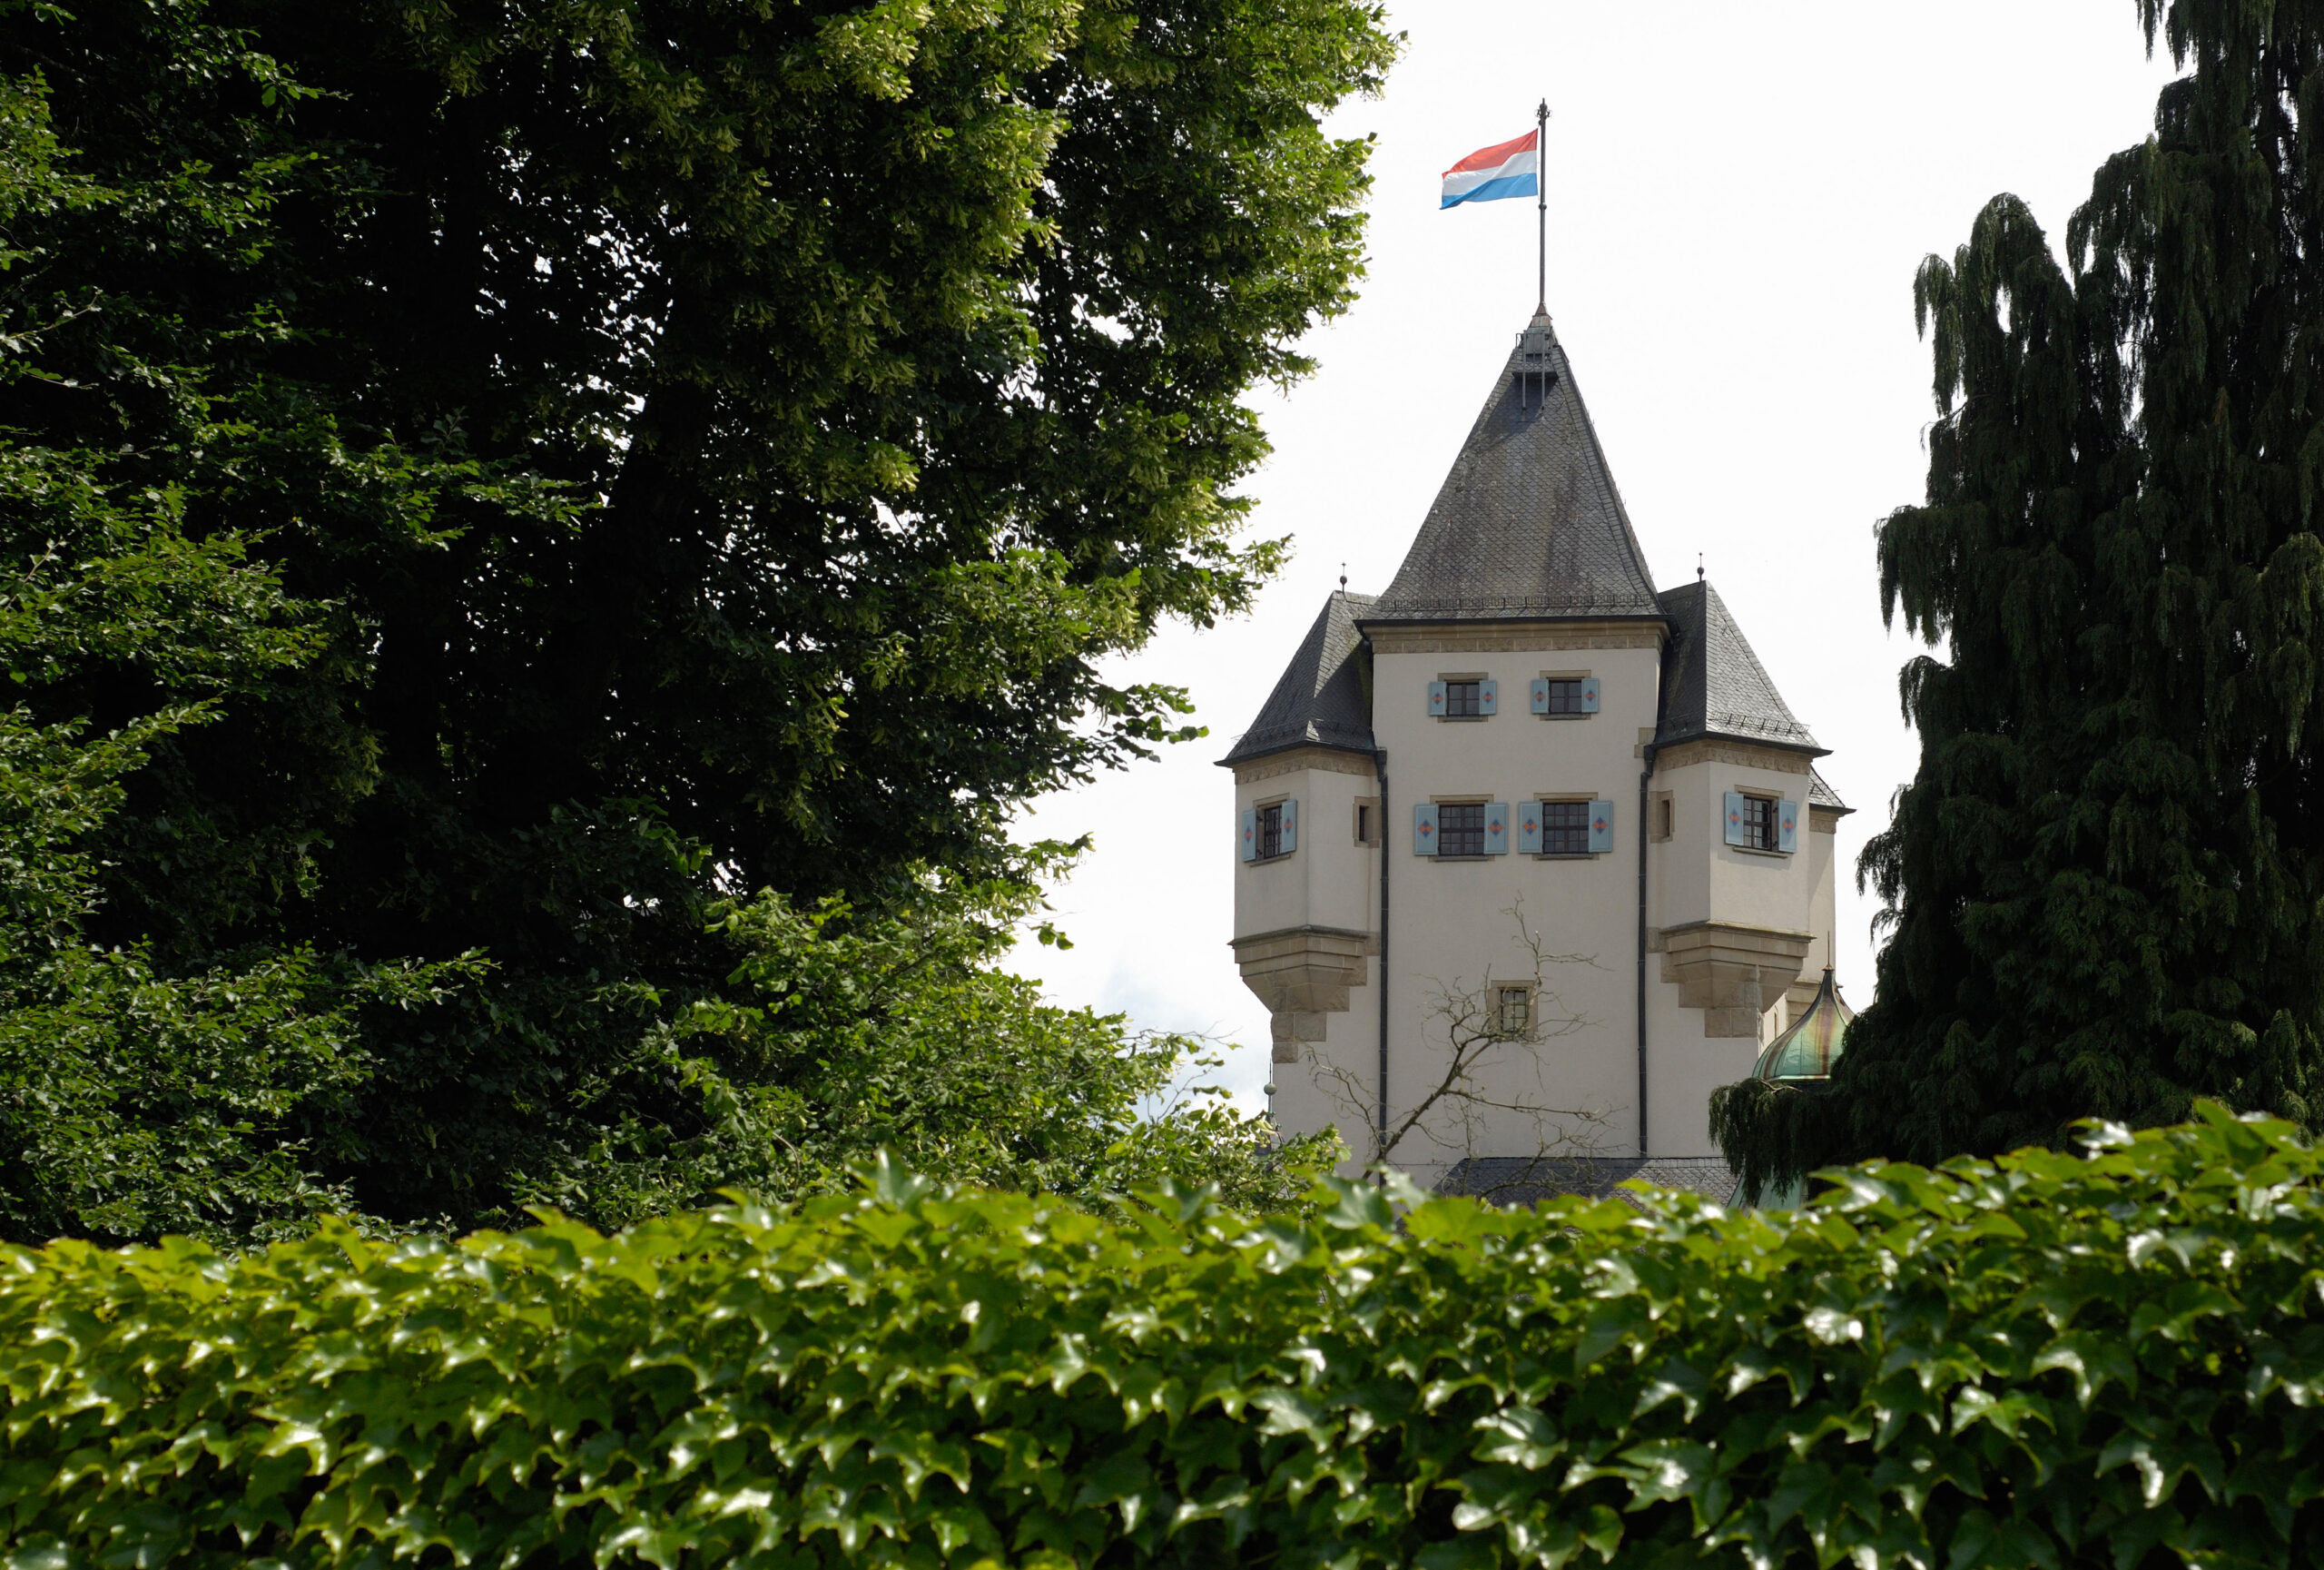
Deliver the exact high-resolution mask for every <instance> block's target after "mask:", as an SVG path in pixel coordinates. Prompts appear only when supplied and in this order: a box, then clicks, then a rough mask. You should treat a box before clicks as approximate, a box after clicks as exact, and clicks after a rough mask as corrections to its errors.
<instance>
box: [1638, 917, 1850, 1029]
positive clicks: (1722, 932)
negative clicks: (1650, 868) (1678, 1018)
mask: <svg viewBox="0 0 2324 1570" xmlns="http://www.w3.org/2000/svg"><path fill="white" fill-rule="evenodd" d="M1659 936H1660V937H1661V940H1662V943H1661V949H1662V979H1663V980H1664V981H1666V982H1676V983H1677V985H1678V988H1679V1005H1680V1006H1681V1007H1683V1008H1689V1009H1700V1010H1701V1011H1702V1013H1703V1034H1704V1035H1706V1036H1753V1037H1756V1036H1758V1033H1759V1021H1760V1019H1761V1017H1762V1016H1764V1015H1765V1014H1766V1013H1767V1012H1768V1009H1769V1008H1771V1007H1773V1006H1774V1004H1775V1002H1776V999H1777V997H1778V996H1780V995H1782V994H1783V993H1785V992H1789V991H1792V990H1793V989H1794V987H1795V986H1796V984H1797V982H1798V981H1799V967H1800V964H1801V963H1802V962H1804V961H1805V960H1806V959H1807V950H1808V948H1809V946H1810V945H1811V944H1812V943H1814V942H1815V940H1814V939H1813V938H1812V937H1810V936H1809V935H1808V934H1807V933H1788V932H1782V931H1779V930H1777V929H1774V928H1770V927H1747V926H1738V925H1736V924H1735V923H1730V922H1689V923H1686V924H1685V925H1684V926H1676V927H1665V928H1663V929H1662V931H1661V933H1660V934H1659ZM1815 992H1816V989H1815V988H1814V987H1813V986H1810V987H1809V988H1808V989H1807V995H1808V997H1810V998H1813V997H1814V996H1815Z"/></svg>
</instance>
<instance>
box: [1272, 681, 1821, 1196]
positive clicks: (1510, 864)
mask: <svg viewBox="0 0 2324 1570" xmlns="http://www.w3.org/2000/svg"><path fill="white" fill-rule="evenodd" d="M1376 658H1377V668H1376V671H1375V679H1374V695H1375V696H1374V736H1375V737H1376V738H1377V739H1378V741H1379V743H1380V745H1381V746H1382V747H1383V749H1384V751H1385V752H1386V754H1387V766H1388V774H1389V793H1390V794H1389V802H1388V811H1387V814H1386V816H1385V821H1384V824H1383V834H1384V854H1387V855H1388V856H1389V857H1390V858H1391V863H1390V877H1391V881H1392V888H1391V894H1390V913H1391V920H1392V927H1391V933H1390V943H1389V956H1388V963H1389V966H1390V993H1389V1005H1390V1023H1389V1041H1390V1043H1391V1052H1390V1062H1389V1101H1390V1119H1391V1122H1392V1124H1393V1123H1395V1122H1400V1121H1402V1118H1403V1114H1404V1113H1405V1112H1407V1111H1409V1110H1410V1109H1411V1108H1412V1107H1413V1105H1414V1104H1415V1101H1416V1100H1417V1099H1418V1098H1419V1097H1421V1096H1423V1095H1424V1094H1426V1093H1427V1092H1428V1091H1430V1090H1431V1089H1432V1088H1433V1087H1434V1086H1435V1085H1437V1084H1438V1083H1440V1082H1441V1081H1442V1079H1443V1072H1444V1066H1445V1062H1446V1052H1447V1049H1446V1044H1445V1022H1444V1020H1443V1002H1441V1000H1440V999H1439V997H1438V995H1437V994H1439V993H1441V992H1447V991H1450V992H1481V991H1482V990H1483V989H1485V988H1487V987H1489V986H1491V985H1492V984H1493V983H1496V982H1528V981H1531V979H1532V971H1533V963H1532V959H1531V954H1530V953H1528V951H1527V949H1526V947H1525V944H1524V943H1523V942H1522V941H1521V938H1520V937H1519V934H1518V930H1517V924H1516V922H1515V920H1514V919H1513V918H1512V916H1511V915H1510V914H1509V911H1510V909H1511V907H1512V906H1513V905H1517V904H1518V903H1520V902H1521V903H1522V908H1523V911H1524V917H1525V920H1526V922H1527V923H1528V924H1529V925H1530V926H1531V928H1532V929H1533V930H1534V931H1535V932H1536V933H1538V934H1539V936H1540V939H1541V944H1542V947H1543V949H1544V951H1545V952H1546V953H1550V954H1551V955H1562V956H1571V958H1568V959H1564V960H1555V961H1552V963H1551V964H1549V965H1548V966H1547V967H1546V969H1545V971H1544V973H1543V975H1542V978H1541V979H1542V982H1543V984H1544V985H1545V986H1546V987H1547V988H1548V989H1549V990H1550V991H1551V992H1554V993H1555V994H1556V1002H1555V1003H1552V1004H1549V1005H1548V1007H1549V1008H1550V1009H1551V1010H1553V1011H1555V1012H1562V1013H1565V1014H1570V1015H1578V1016H1580V1017H1581V1019H1582V1021H1583V1022H1584V1023H1583V1024H1582V1025H1581V1028H1580V1029H1578V1030H1576V1031H1574V1032H1572V1033H1570V1034H1565V1035H1561V1036H1558V1037H1555V1038H1552V1039H1550V1040H1546V1041H1543V1042H1540V1043H1537V1044H1534V1045H1531V1046H1516V1045H1512V1046H1510V1047H1505V1048H1501V1049H1497V1050H1496V1052H1495V1053H1494V1054H1493V1056H1492V1059H1490V1060H1488V1061H1487V1063H1486V1064H1485V1066H1484V1068H1483V1071H1482V1073H1481V1077H1480V1089H1481V1090H1482V1091H1484V1092H1485V1093H1486V1094H1488V1095H1490V1096H1491V1097H1492V1099H1494V1100H1496V1101H1512V1102H1522V1103H1525V1104H1527V1105H1529V1106H1531V1107H1534V1108H1538V1109H1541V1110H1542V1113H1543V1116H1542V1117H1541V1118H1537V1117H1535V1116H1531V1115H1527V1114H1521V1113H1515V1112H1507V1111H1502V1112H1497V1113H1490V1114H1483V1115H1481V1116H1478V1117H1477V1118H1476V1119H1475V1121H1473V1122H1472V1124H1471V1125H1470V1126H1468V1127H1465V1128H1464V1127H1462V1119H1461V1118H1460V1117H1459V1116H1457V1115H1456V1114H1455V1111H1454V1110H1453V1109H1452V1108H1451V1107H1449V1106H1448V1107H1446V1108H1445V1109H1444V1110H1443V1111H1440V1112H1439V1113H1438V1114H1436V1115H1435V1116H1434V1117H1433V1119H1432V1121H1431V1126H1430V1127H1429V1128H1428V1129H1424V1130H1423V1131H1417V1132H1416V1133H1415V1134H1414V1135H1413V1136H1411V1137H1409V1138H1408V1139H1407V1140H1405V1142H1404V1143H1403V1145H1401V1146H1400V1147H1399V1148H1398V1149H1397V1150H1396V1151H1395V1159H1396V1161H1397V1164H1398V1165H1400V1166H1403V1167H1404V1168H1405V1169H1406V1170H1409V1171H1411V1172H1412V1174H1413V1177H1414V1178H1415V1179H1416V1180H1420V1181H1422V1182H1423V1183H1428V1182H1433V1181H1435V1180H1438V1179H1441V1178H1442V1177H1443V1174H1444V1172H1445V1171H1446V1170H1448V1169H1449V1168H1450V1167H1451V1166H1452V1164H1453V1163H1454V1162H1456V1161H1458V1160H1460V1159H1461V1157H1462V1155H1463V1154H1464V1153H1467V1152H1468V1151H1469V1150H1474V1151H1475V1152H1476V1153H1479V1154H1492V1155H1520V1156H1521V1155H1524V1154H1527V1153H1529V1152H1530V1151H1531V1150H1533V1149H1534V1148H1535V1145H1536V1143H1537V1141H1538V1140H1540V1139H1541V1137H1542V1125H1543V1123H1544V1121H1551V1120H1548V1118H1547V1114H1548V1112H1549V1111H1550V1110H1551V1109H1557V1110H1563V1111H1574V1112H1587V1113H1590V1114H1594V1115H1595V1117H1596V1119H1597V1120H1598V1121H1597V1122H1596V1123H1595V1124H1594V1125H1593V1124H1591V1123H1590V1122H1587V1121H1582V1122H1577V1123H1576V1124H1574V1125H1572V1127H1573V1128H1574V1130H1575V1132H1576V1135H1577V1137H1578V1138H1580V1139H1581V1140H1585V1141H1592V1142H1594V1148H1595V1150H1597V1152H1598V1153H1601V1154H1609V1155H1618V1154H1627V1153H1630V1152H1632V1151H1634V1150H1637V1148H1638V1143H1637V1141H1638V1121H1637V1120H1638V1102H1639V1084H1638V1035H1637V1015H1636V1008H1637V1003H1636V987H1637V920H1638V906H1637V898H1638V882H1637V875H1638V860H1637V857H1638V832H1639V822H1638V816H1637V815H1638V811H1639V800H1638V775H1639V770H1640V766H1641V765H1640V743H1641V741H1642V740H1643V739H1644V736H1646V735H1650V734H1651V730H1652V726H1653V724H1654V717H1655V706H1656V695H1657V689H1658V685H1659V656H1658V654H1657V653H1656V651H1654V650H1651V649H1593V650H1586V651H1585V650H1571V649H1556V650H1535V651H1524V652H1514V653H1510V652H1494V653H1476V652H1470V651H1454V652H1449V653H1435V652H1427V653H1413V652H1403V651H1395V652H1384V653H1381V654H1379V655H1378V656H1377V657H1376ZM1575 670H1585V671H1588V672H1590V674H1593V675H1595V676H1598V677H1599V680H1600V712H1599V713H1597V714H1596V715H1593V716H1588V717H1587V718H1582V719H1557V720H1547V719H1542V718H1539V717H1537V716H1533V715H1531V714H1530V713H1528V712H1527V708H1528V704H1527V696H1526V694H1527V686H1528V684H1529V683H1530V681H1531V678H1532V677H1533V676H1538V675H1540V674H1541V673H1543V672H1545V671H1561V672H1563V671H1575ZM1470 673H1481V674H1483V675H1487V676H1492V677H1493V678H1495V679H1496V680H1498V681H1499V682H1500V684H1501V706H1502V713H1500V714H1498V715H1495V716H1491V717H1490V718H1486V719H1481V720H1443V719H1433V718H1431V717H1430V716H1429V715H1428V713H1427V692H1428V684H1429V683H1430V682H1431V681H1434V680H1439V679H1443V677H1444V676H1451V675H1466V674H1470ZM1641 733H1644V735H1642V734H1641ZM1650 788H1651V790H1652V791H1654V792H1663V791H1668V792H1669V793H1670V795H1671V797H1672V830H1673V832H1672V837H1671V838H1670V839H1669V840H1667V841H1657V842H1654V843H1653V844H1650V845H1649V854H1648V887H1649V902H1648V921H1649V924H1650V925H1652V926H1654V927H1657V928H1660V927H1665V926H1675V925H1679V924H1682V923H1688V922H1694V921H1704V920H1716V921H1721V922H1733V923H1738V924H1742V925H1748V926H1758V927H1771V928H1775V929H1777V930H1781V931H1786V932H1807V933H1813V934H1814V935H1815V937H1816V946H1815V948H1814V949H1813V950H1812V951H1811V953H1810V956H1809V961H1808V964H1809V966H1810V967H1811V969H1810V971H1809V973H1811V974H1813V973H1819V972H1820V970H1821V967H1822V965H1823V963H1825V962H1824V959H1823V955H1824V954H1825V953H1827V949H1828V934H1829V932H1830V928H1831V922H1832V919H1833V912H1834V909H1835V905H1834V897H1833V896H1834V875H1835V867H1834V863H1833V851H1834V847H1835V844H1836V841H1835V839H1834V837H1833V836H1832V835H1831V834H1816V833H1814V832H1813V827H1812V823H1810V824H1803V825H1802V828H1803V832H1804V835H1805V837H1803V839H1802V840H1801V842H1800V850H1799V851H1798V852H1797V853H1796V854H1792V855H1789V856H1782V855H1766V854H1753V853H1750V852H1748V851H1743V850H1739V849H1738V848H1736V847H1734V846H1730V845H1728V844H1726V843H1725V834H1724V832H1723V819H1724V815H1725V808H1726V804H1725V795H1726V793H1727V792H1728V791H1729V790H1753V791H1759V792H1764V793H1767V794H1771V795H1781V796H1787V797H1789V798H1790V799H1792V800H1794V801H1797V802H1799V803H1800V804H1801V806H1802V816H1803V817H1806V816H1807V811H1806V801H1807V776H1806V775H1801V774H1794V773H1790V772H1788V771H1785V770H1777V769H1770V768H1764V767H1756V766H1752V765H1738V764H1733V763H1728V762H1724V761H1717V760H1705V761H1702V762H1699V763H1695V764H1690V765H1686V766H1684V767H1680V768H1678V769H1661V768H1658V770H1657V773H1656V776H1655V779H1654V780H1653V782H1652V785H1651V787H1650ZM1376 792H1377V785H1376V784H1375V782H1374V780H1372V779H1370V778H1368V777H1364V776H1359V775H1345V774H1335V773H1332V772H1329V771H1324V770H1317V769H1308V770H1303V771H1300V772H1298V773H1296V774H1286V775H1276V776H1275V777H1273V778H1270V779H1265V780H1258V781H1254V782H1251V783H1250V784H1248V785H1238V786H1237V789H1236V808H1237V811H1238V813H1239V810H1240V809H1241V808H1242V807H1245V806H1248V805H1254V804H1256V803H1258V802H1263V801H1267V800H1271V799H1274V798H1275V797H1276V796H1279V795H1296V796H1298V797H1299V799H1300V813H1301V820H1300V842H1299V849H1298V850H1297V851H1295V853H1294V854H1292V855H1291V856H1289V857H1285V858H1284V859H1283V860H1282V861H1280V862H1278V863H1275V864H1244V865H1240V866H1239V867H1238V869H1237V873H1236V933H1237V934H1238V935H1249V934H1255V933H1266V932H1274V931H1278V930H1281V929H1283V928H1285V927H1293V926H1299V925H1307V924H1312V925H1319V926H1331V927H1340V928H1344V929H1347V930H1351V931H1373V930H1374V904H1375V902H1376V898H1377V890H1378V864H1377V863H1376V862H1375V861H1374V853H1373V852H1370V851H1367V850H1364V849H1362V848H1359V847H1357V846H1356V845H1355V844H1354V824H1353V818H1354V803H1355V801H1356V799H1357V798H1358V797H1369V796H1373V795H1375V794H1376ZM1584 794H1586V795H1591V796H1596V797H1602V798H1604V799H1607V800H1610V801H1611V802H1612V803H1613V804H1614V831H1615V832H1614V846H1615V848H1614V850H1613V852H1612V853H1611V854H1601V855H1597V856H1592V857H1590V858H1587V859H1584V860H1544V859H1539V858H1535V857H1532V856H1526V855H1521V854H1517V853H1516V852H1515V851H1514V849H1512V851H1511V852H1510V853H1509V854H1505V855H1499V856H1490V857H1486V858H1484V859H1483V860H1482V861H1454V860H1451V859H1447V858H1439V857H1433V856H1421V855H1415V854H1413V811H1412V809H1413V804H1414V803H1416V802H1423V801H1428V800H1430V799H1432V798H1433V797H1439V796H1479V795H1482V796H1485V797H1487V798H1488V799H1490V800H1492V801H1497V802H1503V803H1507V804H1509V805H1510V806H1511V807H1512V809H1513V808H1515V807H1516V806H1517V805H1520V804H1521V803H1522V802H1524V801H1526V800H1528V799H1531V798H1533V797H1536V796H1540V795H1584ZM1229 837H1230V840H1231V837H1232V836H1231V835H1230V836H1229ZM1509 840H1510V844H1511V845H1512V847H1513V846H1514V845H1515V844H1516V843H1517V835H1516V831H1515V827H1514V824H1512V826H1511V829H1510V834H1509ZM1661 964H1662V962H1661V956H1660V955H1659V953H1650V954H1649V955H1648V958H1647V1024H1648V1042H1649V1047H1648V1055H1647V1062H1648V1083H1647V1106H1648V1119H1649V1126H1648V1131H1647V1132H1648V1139H1649V1149H1650V1150H1651V1151H1652V1153H1654V1154H1656V1155H1658V1156H1709V1155H1715V1154H1717V1153H1718V1150H1717V1146H1716V1145H1715V1144H1714V1143H1713V1142H1712V1140H1711V1139H1710V1133H1709V1098H1710V1093H1711V1091H1713V1090H1715V1089H1717V1088H1718V1086H1720V1085H1725V1084H1729V1083H1732V1082H1733V1081H1737V1080H1739V1079H1741V1078H1743V1077H1744V1076H1745V1075H1747V1074H1748V1073H1749V1072H1750V1069H1751V1064H1752V1061H1753V1060H1754V1058H1755V1057H1756V1056H1757V1055H1758V1050H1759V1042H1758V1040H1756V1039H1754V1038H1751V1037H1709V1036H1705V1035H1704V1034H1703V1021H1704V1015H1703V1013H1702V1012H1701V1011H1700V1010H1696V1009H1689V1008H1685V1007H1682V1006H1681V1005H1680V1002H1679V988H1678V986H1677V985H1676V984H1675V983H1669V982H1664V981H1663V980H1662V979H1661ZM1379 971H1380V967H1379V962H1378V961H1377V960H1376V959H1375V960H1374V961H1372V962H1371V963H1369V964H1368V965H1367V968H1366V975H1367V984H1366V985H1365V986H1364V987H1362V988H1357V989H1354V991H1353V992H1351V993H1350V999H1349V1008H1348V1010H1347V1012H1344V1013H1337V1014H1333V1015H1330V1016H1329V1017H1328V1019H1327V1021H1326V1030H1325V1039H1324V1041H1323V1042H1311V1043H1305V1044H1303V1046H1302V1048H1301V1051H1300V1058H1299V1061H1297V1062H1295V1063H1278V1064H1275V1065H1274V1066H1273V1069H1272V1078H1273V1082H1274V1084H1275V1096H1274V1099H1273V1107H1274V1111H1275V1121H1276V1123H1277V1126H1279V1127H1281V1128H1283V1129H1284V1130H1285V1131H1287V1132H1292V1133H1301V1132H1306V1131H1311V1130H1315V1129H1321V1128H1324V1127H1328V1126H1332V1125H1334V1124H1337V1125H1339V1126H1340V1127H1341V1129H1342V1134H1343V1138H1344V1140H1346V1142H1347V1144H1348V1146H1349V1148H1350V1150H1351V1153H1352V1160H1351V1165H1352V1166H1353V1165H1354V1164H1358V1163H1360V1160H1361V1159H1362V1158H1363V1157H1364V1155H1365V1154H1366V1153H1367V1152H1368V1150H1369V1149H1370V1140H1371V1138H1372V1135H1371V1130H1370V1124H1371V1121H1372V1119H1373V1117H1374V1107H1375V1102H1374V1096H1375V1095H1376V1093H1377V1076H1378V1056H1377V1042H1378V1035H1377V1030H1378V1024H1377V1022H1378V1017H1379V1015H1378V1010H1379V994H1378V992H1376V991H1375V990H1374V988H1376V987H1377V985H1378V977H1379ZM1769 991H1770V993H1771V1002H1772V999H1773V997H1776V996H1779V995H1780V994H1779V993H1776V992H1775V990H1774V989H1773V988H1772V987H1771V988H1770V989H1769ZM1777 1017H1778V1012H1777V1011H1776V1010H1773V1009H1771V1011H1770V1013H1769V1016H1768V1018H1769V1020H1770V1021H1774V1020H1776V1019H1777ZM1334 1070H1335V1071H1336V1072H1334ZM1551 1126H1552V1127H1553V1126H1554V1124H1553V1121H1551Z"/></svg>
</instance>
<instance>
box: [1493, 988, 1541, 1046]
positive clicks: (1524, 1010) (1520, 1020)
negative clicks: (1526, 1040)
mask: <svg viewBox="0 0 2324 1570" xmlns="http://www.w3.org/2000/svg"><path fill="white" fill-rule="evenodd" d="M1532 1026H1533V998H1532V994H1531V993H1530V992H1527V991H1526V990H1525V989H1524V988H1523V987H1502V988H1500V989H1499V995H1498V996H1497V997H1496V998H1495V999H1494V1000H1493V1028H1494V1029H1495V1030H1496V1031H1497V1032H1500V1033H1501V1034H1502V1035H1504V1036H1521V1035H1523V1034H1525V1032H1528V1031H1529V1030H1531V1029H1532Z"/></svg>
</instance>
